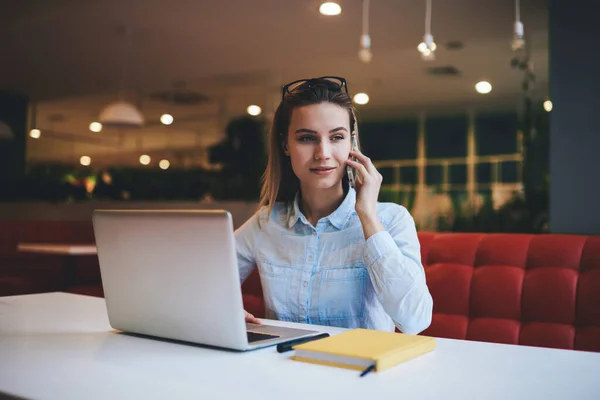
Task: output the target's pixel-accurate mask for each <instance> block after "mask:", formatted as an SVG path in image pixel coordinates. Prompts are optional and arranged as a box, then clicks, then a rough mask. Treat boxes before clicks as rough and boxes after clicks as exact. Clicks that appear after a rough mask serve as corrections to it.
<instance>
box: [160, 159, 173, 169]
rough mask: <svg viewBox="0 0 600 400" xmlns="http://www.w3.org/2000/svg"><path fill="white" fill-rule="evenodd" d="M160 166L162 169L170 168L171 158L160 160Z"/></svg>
mask: <svg viewBox="0 0 600 400" xmlns="http://www.w3.org/2000/svg"><path fill="white" fill-rule="evenodd" d="M158 166H159V167H160V169H168V168H169V167H170V166H171V163H170V162H169V160H160V162H159V163H158Z"/></svg>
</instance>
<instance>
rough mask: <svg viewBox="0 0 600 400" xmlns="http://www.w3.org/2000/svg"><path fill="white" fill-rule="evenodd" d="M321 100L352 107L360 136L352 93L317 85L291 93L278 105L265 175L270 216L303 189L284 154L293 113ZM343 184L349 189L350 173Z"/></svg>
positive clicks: (263, 195)
mask: <svg viewBox="0 0 600 400" xmlns="http://www.w3.org/2000/svg"><path fill="white" fill-rule="evenodd" d="M320 103H333V104H337V105H338V106H340V107H342V108H345V109H346V110H348V116H349V118H350V127H351V129H352V134H355V135H356V140H357V142H358V124H357V121H356V110H355V107H354V104H353V103H352V99H351V98H350V96H349V95H348V93H346V92H344V91H333V90H329V89H327V88H326V87H322V86H314V87H310V88H307V89H302V90H296V91H294V92H292V93H289V94H287V95H286V96H285V98H284V99H283V100H282V102H281V103H280V104H279V106H278V107H277V110H276V111H275V116H274V118H273V123H272V124H271V129H270V130H269V145H268V161H267V168H266V169H265V172H264V174H263V177H262V188H261V192H260V204H259V208H262V207H265V206H266V207H267V208H268V214H267V219H268V218H269V217H270V215H271V212H272V211H273V207H274V205H275V202H277V201H282V202H285V203H287V204H288V205H289V204H290V203H291V202H293V201H294V197H295V196H296V193H298V191H299V190H300V181H299V180H298V177H297V176H296V175H295V174H294V171H293V170H292V164H291V162H290V159H289V157H288V156H286V155H285V153H284V147H285V144H286V142H287V136H288V129H289V126H290V120H291V117H292V112H293V110H294V109H295V108H297V107H303V106H308V105H312V104H320ZM342 184H343V185H344V188H345V189H347V187H348V177H347V176H346V175H344V177H343V179H342Z"/></svg>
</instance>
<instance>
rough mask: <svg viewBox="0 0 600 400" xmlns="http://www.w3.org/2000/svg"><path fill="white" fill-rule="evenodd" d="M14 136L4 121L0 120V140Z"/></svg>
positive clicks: (10, 138)
mask: <svg viewBox="0 0 600 400" xmlns="http://www.w3.org/2000/svg"><path fill="white" fill-rule="evenodd" d="M14 138H15V133H14V132H13V130H12V129H11V128H10V126H8V125H7V124H6V123H4V122H2V121H0V140H12V139H14Z"/></svg>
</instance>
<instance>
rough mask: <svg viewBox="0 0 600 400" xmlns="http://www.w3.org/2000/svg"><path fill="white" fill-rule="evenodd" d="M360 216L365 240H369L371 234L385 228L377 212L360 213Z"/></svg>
mask: <svg viewBox="0 0 600 400" xmlns="http://www.w3.org/2000/svg"><path fill="white" fill-rule="evenodd" d="M358 218H359V219H360V223H361V225H362V228H363V233H364V235H365V240H369V238H370V237H371V236H373V235H375V234H376V233H378V232H381V231H384V230H385V227H384V226H383V224H382V223H381V221H380V220H379V217H378V216H377V213H358Z"/></svg>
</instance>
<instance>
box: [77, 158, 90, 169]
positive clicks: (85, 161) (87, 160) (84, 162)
mask: <svg viewBox="0 0 600 400" xmlns="http://www.w3.org/2000/svg"><path fill="white" fill-rule="evenodd" d="M79 163H80V164H81V165H84V166H86V167H87V166H88V165H90V164H91V163H92V159H91V158H89V157H88V156H81V158H80V159H79Z"/></svg>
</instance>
